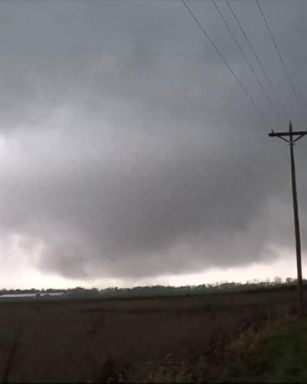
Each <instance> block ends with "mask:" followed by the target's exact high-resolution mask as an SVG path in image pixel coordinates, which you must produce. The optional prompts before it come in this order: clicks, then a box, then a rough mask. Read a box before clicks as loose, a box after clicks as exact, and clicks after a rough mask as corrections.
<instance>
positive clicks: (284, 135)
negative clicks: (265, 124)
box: [269, 121, 307, 315]
mask: <svg viewBox="0 0 307 384" xmlns="http://www.w3.org/2000/svg"><path fill="white" fill-rule="evenodd" d="M305 135H307V131H293V130H292V123H291V121H290V122H289V132H274V131H273V130H272V132H271V133H269V136H270V137H279V138H280V139H282V140H284V141H286V142H287V143H288V144H289V146H290V162H291V182H292V197H293V214H294V233H295V245H296V263H297V284H298V296H299V305H300V314H301V315H303V313H304V300H303V277H302V255H301V236H300V221H299V214H298V203H297V191H296V176H295V159H294V144H295V143H296V142H297V141H298V140H299V139H301V138H302V137H303V136H305Z"/></svg>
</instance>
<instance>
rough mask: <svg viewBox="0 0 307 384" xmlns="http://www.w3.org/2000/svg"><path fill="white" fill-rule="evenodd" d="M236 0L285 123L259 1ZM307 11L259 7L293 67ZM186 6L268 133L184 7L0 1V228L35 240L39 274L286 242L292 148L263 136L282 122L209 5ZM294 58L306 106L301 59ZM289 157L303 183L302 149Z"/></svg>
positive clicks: (94, 270)
mask: <svg viewBox="0 0 307 384" xmlns="http://www.w3.org/2000/svg"><path fill="white" fill-rule="evenodd" d="M218 4H219V6H220V8H221V10H223V12H224V13H225V15H228V16H229V14H228V13H227V8H226V7H225V4H224V3H222V2H219V3H218ZM231 4H232V5H233V7H234V9H235V10H236V11H237V13H238V15H239V16H240V19H241V20H242V24H244V27H245V28H246V30H247V32H248V34H249V35H250V36H251V40H252V42H253V44H255V47H256V48H257V50H258V51H259V52H261V57H262V58H263V60H264V65H265V66H266V68H267V71H268V73H269V74H270V76H271V77H272V81H273V82H274V83H275V85H276V87H277V90H278V92H279V93H280V95H283V96H282V97H281V96H280V97H281V99H282V101H283V102H284V103H286V102H287V106H288V108H289V113H290V114H291V116H294V120H295V117H297V116H298V111H297V107H296V105H295V100H293V95H291V90H289V89H288V88H289V87H288V86H287V85H286V84H285V78H284V74H283V73H282V68H280V66H279V65H280V64H279V63H278V58H277V57H276V55H275V54H274V51H273V50H272V46H271V45H270V41H269V39H268V36H267V33H266V31H265V29H264V26H263V24H261V17H260V15H258V16H257V17H256V16H255V15H256V12H255V10H256V8H255V3H253V2H246V3H242V2H231ZM302 4H303V3H302V2H298V3H295V6H294V7H291V8H290V5H288V6H285V5H284V3H283V4H281V3H279V2H272V3H269V2H266V3H265V4H263V8H264V11H265V12H266V13H267V15H268V17H269V20H270V22H272V26H273V30H274V33H275V34H276V37H277V41H278V43H279V44H280V48H281V52H282V53H283V54H284V55H285V57H287V60H289V55H290V53H291V54H293V44H292V43H293V39H294V38H295V36H297V35H298V36H299V37H298V38H299V41H302V36H303V35H304V31H303V30H302V28H303V25H304V19H303V18H302V14H305V13H306V10H307V7H306V5H302ZM191 6H192V7H193V9H194V11H195V13H196V14H197V15H198V17H199V20H200V21H201V22H202V23H203V25H204V26H206V27H207V28H208V32H209V33H210V35H211V36H213V38H214V39H215V41H216V44H217V45H218V46H219V47H220V49H221V51H222V52H223V54H224V55H225V57H226V58H227V60H228V61H229V63H230V65H231V66H232V68H233V70H234V71H235V73H236V74H237V75H238V76H239V77H240V79H241V80H242V82H244V84H245V85H246V87H247V88H248V90H249V92H250V94H251V95H252V97H253V98H254V99H255V100H256V102H257V105H258V106H259V108H260V109H261V111H263V115H264V117H265V119H267V120H269V124H268V123H266V122H265V121H264V120H263V119H262V118H261V116H259V115H258V114H257V111H255V108H254V107H253V105H252V104H251V103H250V101H249V100H248V98H247V97H246V95H245V94H244V93H243V92H242V91H241V90H240V89H239V87H238V85H237V83H236V82H235V80H234V78H233V77H232V75H231V74H230V72H229V71H228V70H227V68H226V67H225V66H224V64H223V63H222V62H221V60H220V59H219V57H218V56H217V55H216V53H215V52H214V51H213V50H212V47H211V46H210V44H209V43H208V42H206V41H205V38H204V36H203V35H202V34H201V31H200V30H199V29H198V27H197V25H196V24H195V23H194V22H193V19H192V18H191V16H190V15H189V14H188V13H187V12H186V10H185V8H184V7H183V5H182V4H181V3H180V2H174V1H169V2H167V1H165V2H162V1H157V2H155V1H129V2H125V1H122V2H120V1H117V2H107V1H105V2H95V1H91V2H64V1H63V2H47V1H45V2H35V3H34V2H13V3H4V2H3V3H1V4H0V9H1V17H2V18H3V23H2V24H1V34H0V35H1V36H2V37H1V39H0V45H1V48H2V52H3V55H2V58H1V68H2V70H1V74H0V82H1V93H0V122H1V134H2V136H1V139H2V141H1V143H0V144H1V147H0V156H1V159H0V171H1V179H2V186H1V189H0V202H1V204H0V225H1V229H2V233H3V236H4V237H5V235H6V234H10V233H18V234H21V235H22V236H24V238H25V239H27V241H28V243H27V251H28V252H29V254H31V252H30V251H29V249H31V244H33V246H35V244H37V243H42V244H43V248H42V252H41V256H40V259H39V260H35V261H33V263H34V262H35V263H36V264H37V266H38V267H39V268H41V269H42V270H48V271H56V272H58V273H59V274H62V275H64V276H68V277H76V278H80V277H81V278H84V277H86V278H92V277H97V276H113V277H121V278H124V277H134V276H155V275H161V274H164V273H177V272H191V271H199V270H201V269H204V268H207V267H211V266H231V265H242V264H248V263H250V262H254V261H257V260H270V258H272V257H274V256H275V252H276V249H277V248H278V247H289V246H291V244H292V216H291V205H290V203H291V200H290V199H289V197H290V195H289V193H290V187H289V185H288V184H289V183H288V182H289V175H288V152H287V150H288V148H287V147H286V146H283V145H281V143H277V142H274V141H272V140H269V138H268V137H267V132H268V130H269V129H270V128H271V127H274V128H276V129H286V126H287V121H284V122H283V123H284V126H282V125H277V122H278V123H279V124H281V123H282V119H281V116H280V115H277V116H276V115H274V112H273V111H272V110H271V108H270V106H269V105H268V103H267V99H266V98H265V97H264V96H263V94H262V93H261V90H260V89H259V87H258V85H257V83H256V81H255V79H254V78H253V76H252V74H251V73H250V72H249V68H248V66H247V65H246V63H245V62H244V60H243V59H242V57H241V56H240V52H238V50H237V49H236V47H235V45H234V43H233V41H232V40H231V36H229V35H228V34H227V31H226V30H225V28H224V26H223V23H222V21H221V20H220V19H219V16H218V14H217V13H216V11H215V9H214V7H213V5H212V3H211V2H191ZM277 11H278V12H279V17H278V18H277V17H276V13H275V12H277ZM228 16H227V17H228ZM229 21H230V22H231V23H232V24H231V25H232V27H235V24H234V23H233V20H232V21H231V19H229ZM255 31H256V32H255ZM236 33H237V32H236ZM289 34H290V37H289ZM304 36H305V35H304ZM303 49H304V46H303V45H301V50H303ZM295 55H296V58H295V63H296V64H293V63H292V62H289V68H291V73H292V72H293V78H294V80H295V85H297V87H298V90H299V94H300V97H301V99H302V101H303V102H305V98H304V96H305V95H304V89H306V87H305V86H304V82H306V79H305V77H304V76H303V71H304V66H303V62H305V61H304V60H303V59H302V57H303V58H304V57H305V55H306V52H305V51H301V53H297V52H295ZM287 63H288V61H287ZM268 92H270V91H269V90H268ZM298 121H299V122H302V121H303V120H302V118H300V120H298ZM300 128H302V127H300ZM297 156H298V162H299V164H300V166H299V167H298V175H299V179H300V180H301V179H303V178H304V170H303V167H302V164H303V163H304V160H305V159H306V156H305V155H304V149H303V144H302V148H298V151H297ZM306 190H307V185H306V183H304V182H302V184H301V185H300V197H301V207H302V212H304V211H306V208H307V206H306V202H305V200H304V192H305V191H306ZM302 220H303V222H304V220H305V217H304V216H303V217H302ZM29 244H30V245H29ZM29 257H31V256H29Z"/></svg>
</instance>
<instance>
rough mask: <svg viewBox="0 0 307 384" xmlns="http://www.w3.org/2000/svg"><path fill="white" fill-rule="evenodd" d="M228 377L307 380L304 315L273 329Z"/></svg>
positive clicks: (238, 378)
mask: <svg viewBox="0 0 307 384" xmlns="http://www.w3.org/2000/svg"><path fill="white" fill-rule="evenodd" d="M229 381H234V382H242V383H246V382H263V383H284V382H286V383H298V382H299V383H306V382H307V319H299V320H297V321H294V322H292V323H290V324H284V325H282V326H280V327H278V328H277V329H275V330H274V331H273V332H272V334H271V335H269V336H268V337H267V338H266V339H265V340H264V341H263V343H261V345H260V346H259V348H258V350H257V353H256V354H254V355H253V356H251V357H250V360H249V361H248V362H247V364H246V366H245V367H244V369H242V370H241V372H240V371H239V372H237V373H236V374H234V375H233V376H232V377H231V376H230V377H229Z"/></svg>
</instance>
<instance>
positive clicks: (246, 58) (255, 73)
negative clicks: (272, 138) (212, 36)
mask: <svg viewBox="0 0 307 384" xmlns="http://www.w3.org/2000/svg"><path fill="white" fill-rule="evenodd" d="M211 1H212V3H213V5H214V6H215V8H216V10H217V12H218V14H219V15H220V17H221V19H222V20H223V22H224V24H225V26H226V28H227V30H228V32H229V33H230V34H231V36H232V38H233V40H234V42H235V44H236V46H237V47H238V49H239V51H240V52H241V54H242V56H243V57H244V59H245V61H246V63H247V65H248V67H249V68H250V70H251V72H252V73H253V74H254V76H255V79H256V80H257V83H258V85H259V87H260V88H261V89H262V91H263V92H264V94H265V96H266V98H267V100H268V101H269V103H270V104H271V106H272V107H273V109H274V110H275V112H276V114H277V116H279V112H278V111H277V110H276V106H275V104H274V103H273V102H272V100H271V98H270V97H269V95H268V93H267V91H266V88H265V86H264V85H263V84H262V82H261V80H260V78H259V76H258V74H257V72H256V71H255V69H254V67H253V66H252V64H251V62H250V61H249V59H248V57H247V55H246V54H245V52H244V50H243V49H242V47H241V45H240V43H239V41H238V39H237V38H236V36H235V34H234V33H233V31H232V30H231V28H230V26H229V24H228V22H227V20H226V18H225V16H224V15H223V13H222V12H221V10H220V9H219V7H218V5H217V3H216V0H211Z"/></svg>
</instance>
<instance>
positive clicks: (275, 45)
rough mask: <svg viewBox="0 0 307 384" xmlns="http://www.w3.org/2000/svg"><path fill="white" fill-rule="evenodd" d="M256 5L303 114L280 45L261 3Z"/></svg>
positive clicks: (257, 2)
mask: <svg viewBox="0 0 307 384" xmlns="http://www.w3.org/2000/svg"><path fill="white" fill-rule="evenodd" d="M256 4H257V6H258V9H259V11H260V13H261V15H262V18H263V21H264V23H265V25H266V27H267V29H268V31H269V34H270V37H271V39H272V42H273V45H274V47H275V50H276V52H277V54H278V57H279V60H280V62H281V65H282V66H283V68H284V71H285V73H286V76H287V79H288V81H289V84H290V87H291V89H292V91H293V94H294V96H295V99H296V102H297V105H298V109H299V110H300V112H301V113H303V110H302V107H301V103H300V100H299V97H298V95H297V92H296V90H295V88H294V85H293V83H292V80H291V77H290V74H289V72H288V69H287V67H286V65H285V62H284V60H283V58H282V56H281V53H280V50H279V48H278V45H277V43H276V40H275V38H274V36H273V33H272V30H271V28H270V26H269V23H268V21H267V19H266V17H265V15H264V13H263V10H262V8H261V5H260V4H259V1H258V0H256Z"/></svg>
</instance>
